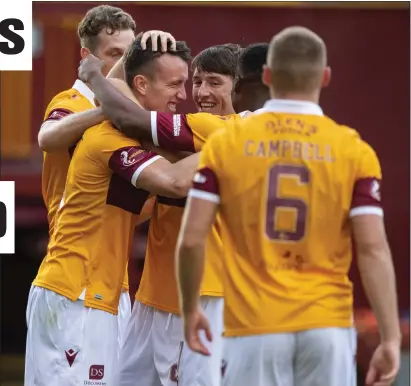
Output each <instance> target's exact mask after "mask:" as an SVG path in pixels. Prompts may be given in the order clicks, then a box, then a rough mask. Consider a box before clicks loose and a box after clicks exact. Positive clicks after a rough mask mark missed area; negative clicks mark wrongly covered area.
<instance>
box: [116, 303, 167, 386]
mask: <svg viewBox="0 0 411 386" xmlns="http://www.w3.org/2000/svg"><path fill="white" fill-rule="evenodd" d="M153 318H154V309H153V308H152V307H148V306H146V305H144V304H142V303H140V302H138V301H136V302H135V303H134V306H133V311H132V313H131V317H130V318H129V320H128V323H127V326H126V329H125V332H124V336H123V341H122V345H121V349H120V355H119V365H118V373H117V375H116V380H117V383H116V385H119V386H135V385H136V380H138V382H139V383H141V384H142V385H150V386H151V385H153V386H158V385H160V379H159V376H158V374H157V370H156V368H155V365H154V348H153V339H152V328H153Z"/></svg>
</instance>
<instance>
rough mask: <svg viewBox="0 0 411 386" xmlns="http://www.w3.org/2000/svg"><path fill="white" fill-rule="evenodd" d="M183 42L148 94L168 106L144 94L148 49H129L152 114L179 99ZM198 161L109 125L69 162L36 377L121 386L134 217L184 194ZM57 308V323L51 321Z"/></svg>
mask: <svg viewBox="0 0 411 386" xmlns="http://www.w3.org/2000/svg"><path fill="white" fill-rule="evenodd" d="M177 44H178V46H179V47H184V50H181V51H179V53H177V52H173V53H172V54H171V53H168V52H163V53H161V54H159V55H157V54H156V55H155V56H156V57H155V59H154V60H152V61H151V64H152V66H154V67H155V68H157V71H158V73H159V74H163V75H164V76H165V77H166V76H168V78H162V80H164V83H162V81H159V78H157V77H156V76H153V78H152V80H150V81H147V83H146V87H143V89H144V90H147V89H149V88H150V87H152V83H151V82H154V84H155V85H156V86H155V87H156V90H157V94H162V93H164V94H166V95H167V98H161V97H156V95H155V94H154V93H153V94H151V96H152V98H153V101H149V100H148V99H147V95H144V93H142V92H141V90H139V89H138V87H139V85H140V83H141V82H142V83H144V82H146V80H147V79H146V71H147V67H144V65H137V64H136V63H139V62H138V61H137V60H134V59H136V56H139V55H144V56H145V57H147V56H150V55H147V53H146V52H144V51H143V50H142V49H134V46H137V47H141V42H140V40H136V41H135V42H134V43H133V44H132V47H131V48H130V50H129V51H128V56H127V59H131V58H133V60H129V61H128V62H127V66H126V67H125V71H126V75H127V76H130V75H131V74H134V78H133V79H132V81H131V82H132V85H133V88H132V90H133V93H134V96H135V98H136V99H137V100H138V102H139V103H140V104H141V105H142V106H143V107H146V106H147V105H150V106H152V107H154V108H156V109H158V110H160V111H161V110H162V111H164V110H167V108H168V107H167V106H168V103H169V102H168V101H169V100H173V98H174V97H173V96H172V95H170V93H169V90H168V87H169V85H170V84H171V83H173V84H175V87H174V91H173V92H174V94H179V93H181V89H184V82H185V81H186V80H187V77H188V61H189V59H190V56H189V50H188V48H187V46H185V44H184V43H181V42H178V43H177ZM151 55H154V54H151ZM165 69H167V71H165ZM181 99H184V95H183V96H182V97H181ZM178 101H179V100H177V99H176V103H178ZM197 163H198V156H197V155H193V156H191V157H188V158H185V159H184V160H182V161H179V162H177V163H175V164H171V163H170V162H168V161H167V160H165V159H164V158H162V157H161V156H159V155H157V154H155V153H153V152H149V151H146V150H144V149H143V148H142V147H141V145H140V144H139V143H138V142H137V141H135V140H132V139H128V138H126V137H125V136H124V135H123V134H122V133H120V132H119V131H118V130H117V129H115V128H114V127H113V126H112V125H111V123H110V122H108V121H105V122H103V123H102V124H100V125H96V126H94V127H92V128H90V129H88V130H87V131H86V132H85V133H84V134H83V137H82V140H81V141H80V142H79V144H78V145H77V148H76V151H75V152H74V155H73V158H72V160H71V162H70V166H69V170H68V175H67V182H66V186H65V190H64V197H63V199H62V201H61V204H60V208H59V210H58V213H57V215H56V216H57V217H56V219H57V220H56V223H55V229H54V232H53V234H52V237H51V241H50V244H49V249H48V254H47V256H46V258H45V259H44V261H43V264H42V269H41V270H40V271H39V273H38V275H37V277H36V279H35V281H34V283H33V284H34V286H33V289H32V291H31V297H32V299H33V302H32V305H31V307H30V323H29V330H28V337H29V338H28V341H29V345H28V352H33V353H34V352H35V351H36V350H40V349H41V351H42V355H41V356H37V357H35V358H32V359H34V371H35V373H34V375H35V376H34V378H35V379H37V377H40V376H43V375H40V370H41V371H44V372H45V374H44V376H47V377H49V378H48V379H51V381H50V383H53V384H67V385H71V384H73V385H77V384H78V382H81V383H82V384H83V382H87V381H88V380H90V379H91V380H92V379H102V380H104V382H105V383H106V384H107V385H108V386H111V385H113V386H114V385H115V386H117V385H118V383H117V382H116V381H115V380H114V374H115V366H116V364H117V355H118V324H117V310H118V305H119V300H120V293H121V289H122V282H123V278H124V275H125V273H126V266H127V261H128V256H129V249H130V241H131V240H132V234H133V231H134V225H135V221H134V218H135V216H139V215H140V214H141V210H142V208H143V206H144V203H145V201H146V199H147V198H148V197H149V194H150V193H149V192H151V193H153V194H162V195H164V196H167V197H181V196H184V195H185V194H186V192H187V190H188V186H189V181H190V179H191V176H192V173H193V172H194V170H195V166H196V164H197ZM79 297H80V299H79ZM82 299H84V300H82ZM48 309H49V310H51V311H52V313H53V315H50V316H48V313H47V310H48ZM49 318H53V319H52V320H53V321H52V322H50V321H49ZM64 352H65V353H66V354H65V355H66V356H68V357H67V360H68V364H67V366H66V365H65V363H66V362H65V360H63V359H64V358H61V360H60V359H59V358H60V357H61V355H62V353H63V355H64ZM77 353H81V355H78V356H77ZM69 358H70V360H69ZM101 364H104V365H101ZM46 365H47V366H48V367H47V370H46V369H45V366H46ZM72 366H73V367H72ZM98 371H102V373H98ZM94 373H95V374H94ZM93 374H94V375H93ZM98 376H101V377H100V378H96V377H98ZM57 378H58V379H57ZM39 379H41V378H39ZM53 379H55V380H54V381H53Z"/></svg>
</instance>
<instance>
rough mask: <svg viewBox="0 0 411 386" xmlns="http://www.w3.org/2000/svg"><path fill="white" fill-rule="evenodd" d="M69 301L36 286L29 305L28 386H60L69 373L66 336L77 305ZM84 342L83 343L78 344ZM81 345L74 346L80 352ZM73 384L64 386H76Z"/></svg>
mask: <svg viewBox="0 0 411 386" xmlns="http://www.w3.org/2000/svg"><path fill="white" fill-rule="evenodd" d="M73 304H74V303H73V302H71V301H70V300H69V299H67V298H65V297H63V296H61V295H58V294H56V293H54V292H52V291H49V290H46V289H44V288H40V287H32V289H31V291H30V295H29V301H28V305H27V314H26V316H27V342H26V371H25V381H24V384H25V386H34V385H36V386H37V385H39V386H41V385H48V384H60V383H59V382H60V378H61V374H63V373H64V372H65V371H66V370H67V367H68V366H67V359H66V354H65V351H66V350H68V349H67V348H66V345H65V334H66V332H67V330H68V329H70V328H71V329H75V328H76V329H78V328H79V326H78V324H77V323H76V325H75V326H70V324H69V323H68V321H67V313H69V310H70V308H71V307H72V306H73ZM78 343H80V342H78ZM79 349H80V345H77V346H74V350H75V351H74V353H77V352H78V351H79ZM75 382H76V379H73V382H72V383H71V384H70V383H66V384H64V385H75Z"/></svg>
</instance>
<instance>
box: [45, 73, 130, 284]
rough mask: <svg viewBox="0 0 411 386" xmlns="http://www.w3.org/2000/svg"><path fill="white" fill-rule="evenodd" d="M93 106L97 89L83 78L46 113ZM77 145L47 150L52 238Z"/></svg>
mask: <svg viewBox="0 0 411 386" xmlns="http://www.w3.org/2000/svg"><path fill="white" fill-rule="evenodd" d="M93 107H95V104H94V94H93V92H92V91H91V90H90V89H89V88H88V86H87V85H86V84H85V83H83V82H82V81H81V80H76V82H75V83H74V85H73V87H72V88H71V89H69V90H66V91H63V92H61V93H60V94H57V95H56V96H55V97H54V98H53V99H52V100H51V102H50V103H49V105H48V106H47V109H46V112H45V114H44V123H46V122H50V121H58V120H60V119H61V118H64V117H66V116H67V115H69V114H73V113H80V112H82V111H87V110H90V109H92V108H93ZM75 147H76V145H74V146H73V147H71V148H69V149H67V150H64V151H59V152H52V153H46V152H43V173H42V195H43V200H44V203H45V205H46V208H47V218H48V223H49V236H50V237H51V235H52V234H53V231H54V221H55V216H56V213H57V210H58V208H59V205H60V202H61V199H62V198H63V193H64V187H65V186H66V178H67V171H68V168H69V165H70V160H71V157H72V155H73V152H74V149H75ZM123 288H124V290H126V291H128V288H129V285H128V272H126V274H125V276H124V282H123Z"/></svg>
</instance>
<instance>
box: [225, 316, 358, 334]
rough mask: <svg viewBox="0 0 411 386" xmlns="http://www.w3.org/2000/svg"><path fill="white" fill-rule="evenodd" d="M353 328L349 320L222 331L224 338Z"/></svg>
mask: <svg viewBox="0 0 411 386" xmlns="http://www.w3.org/2000/svg"><path fill="white" fill-rule="evenodd" d="M350 327H354V323H353V322H352V321H351V320H347V321H341V320H336V321H329V322H328V323H325V322H320V323H309V324H307V323H305V324H301V325H300V324H296V325H292V326H284V327H277V328H272V327H267V328H258V329H256V328H238V329H227V330H226V331H224V334H223V335H224V337H227V338H230V337H233V338H234V337H237V336H250V335H265V334H280V333H286V332H295V333H296V332H302V331H306V330H313V329H317V328H350Z"/></svg>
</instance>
